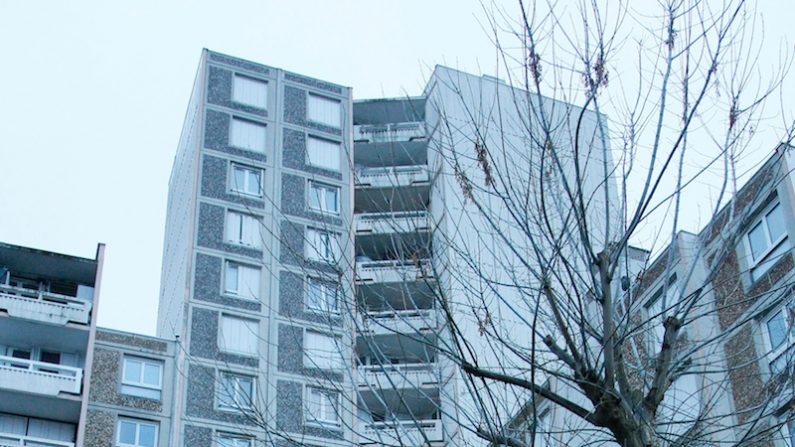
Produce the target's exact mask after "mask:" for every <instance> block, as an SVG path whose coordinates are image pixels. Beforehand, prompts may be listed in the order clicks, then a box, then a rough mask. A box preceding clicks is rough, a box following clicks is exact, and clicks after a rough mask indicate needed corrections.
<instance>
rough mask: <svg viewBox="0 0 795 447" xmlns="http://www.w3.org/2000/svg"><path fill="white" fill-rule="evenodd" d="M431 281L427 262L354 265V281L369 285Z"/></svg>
mask: <svg viewBox="0 0 795 447" xmlns="http://www.w3.org/2000/svg"><path fill="white" fill-rule="evenodd" d="M429 279H433V269H432V268H431V263H430V261H429V260H427V259H424V260H421V261H419V262H414V261H365V262H358V263H356V281H357V282H370V283H395V282H407V281H423V280H429Z"/></svg>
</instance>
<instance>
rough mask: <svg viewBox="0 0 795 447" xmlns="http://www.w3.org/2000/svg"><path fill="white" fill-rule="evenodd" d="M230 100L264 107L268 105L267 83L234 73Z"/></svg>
mask: <svg viewBox="0 0 795 447" xmlns="http://www.w3.org/2000/svg"><path fill="white" fill-rule="evenodd" d="M232 101H234V102H237V103H240V104H245V105H248V106H253V107H257V108H260V109H265V108H267V106H268V83H267V82H265V81H260V80H259V79H254V78H249V77H248V76H241V75H239V74H236V75H235V78H234V81H233V82H232Z"/></svg>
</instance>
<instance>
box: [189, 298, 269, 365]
mask: <svg viewBox="0 0 795 447" xmlns="http://www.w3.org/2000/svg"><path fill="white" fill-rule="evenodd" d="M192 312H193V315H192V319H191V328H190V329H191V334H190V355H191V356H194V357H202V358H205V359H210V360H218V361H221V362H226V363H234V364H236V365H245V366H250V367H254V368H256V367H257V366H259V359H257V358H255V357H246V356H242V355H237V354H230V353H227V352H221V351H220V350H219V349H218V318H219V313H218V312H216V311H213V310H209V309H202V308H198V307H194V308H193V309H192Z"/></svg>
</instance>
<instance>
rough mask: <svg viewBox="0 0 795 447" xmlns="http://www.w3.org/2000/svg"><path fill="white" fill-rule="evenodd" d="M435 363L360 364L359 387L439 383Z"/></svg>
mask: <svg viewBox="0 0 795 447" xmlns="http://www.w3.org/2000/svg"><path fill="white" fill-rule="evenodd" d="M439 374H440V373H439V368H438V367H437V365H436V363H406V364H402V365H362V366H360V367H359V388H360V389H361V390H367V389H369V390H377V389H382V388H383V389H391V390H397V389H407V388H410V389H416V388H417V387H426V386H434V385H437V384H439V382H440V375H439Z"/></svg>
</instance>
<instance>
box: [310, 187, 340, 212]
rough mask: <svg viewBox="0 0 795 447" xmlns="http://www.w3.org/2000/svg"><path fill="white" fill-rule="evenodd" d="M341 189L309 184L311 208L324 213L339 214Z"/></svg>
mask: <svg viewBox="0 0 795 447" xmlns="http://www.w3.org/2000/svg"><path fill="white" fill-rule="evenodd" d="M339 195H340V189H339V188H337V187H336V186H331V185H325V184H323V183H317V182H312V181H310V182H309V208H311V209H313V210H317V211H322V212H324V213H335V214H337V213H339V212H340V202H339Z"/></svg>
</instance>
